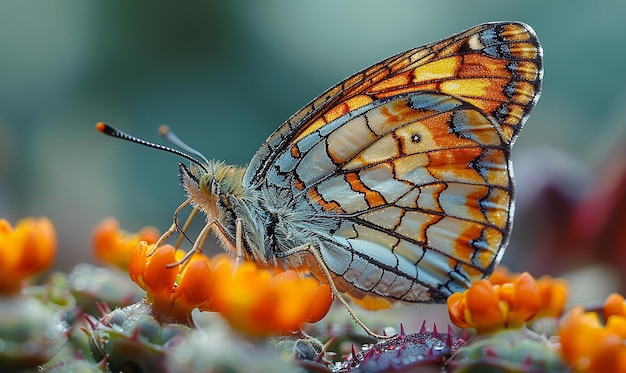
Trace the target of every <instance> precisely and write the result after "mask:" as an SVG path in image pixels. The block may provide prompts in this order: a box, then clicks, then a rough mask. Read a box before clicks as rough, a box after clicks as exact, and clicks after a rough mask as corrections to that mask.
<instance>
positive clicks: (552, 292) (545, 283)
mask: <svg viewBox="0 0 626 373" xmlns="http://www.w3.org/2000/svg"><path fill="white" fill-rule="evenodd" d="M519 275H520V274H519V273H511V272H510V271H509V270H508V269H507V268H506V267H505V266H498V267H497V268H496V270H495V271H494V272H493V273H492V274H491V276H489V282H491V283H492V284H493V285H502V284H506V283H509V282H514V281H515V280H516V279H517V278H518V277H519ZM535 282H536V284H537V289H538V290H539V299H540V302H541V305H540V308H539V311H538V312H537V314H536V315H535V316H534V317H533V319H538V318H541V317H559V316H560V315H561V314H562V313H563V310H564V309H565V303H567V296H568V286H567V282H565V280H562V279H559V278H552V277H550V276H542V277H540V278H539V279H538V280H536V281H535Z"/></svg>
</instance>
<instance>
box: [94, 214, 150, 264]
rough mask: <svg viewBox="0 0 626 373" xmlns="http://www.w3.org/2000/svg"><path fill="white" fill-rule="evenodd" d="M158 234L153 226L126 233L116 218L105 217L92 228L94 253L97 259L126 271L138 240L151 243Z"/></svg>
mask: <svg viewBox="0 0 626 373" xmlns="http://www.w3.org/2000/svg"><path fill="white" fill-rule="evenodd" d="M159 236H160V234H159V231H158V230H157V229H156V228H154V227H145V228H143V229H141V230H140V231H139V233H133V234H131V233H127V232H125V231H122V230H120V227H119V224H118V222H117V220H116V219H114V218H107V219H104V220H103V221H102V222H100V223H99V224H98V225H97V226H96V227H95V228H94V230H93V233H92V240H93V248H94V255H95V256H96V258H98V259H99V260H101V261H103V262H105V263H107V264H110V265H112V266H115V267H117V268H119V269H122V270H124V271H126V270H128V265H129V262H130V256H131V254H132V253H133V250H135V247H137V244H138V243H139V241H146V242H147V243H149V244H153V243H155V242H157V240H158V239H159Z"/></svg>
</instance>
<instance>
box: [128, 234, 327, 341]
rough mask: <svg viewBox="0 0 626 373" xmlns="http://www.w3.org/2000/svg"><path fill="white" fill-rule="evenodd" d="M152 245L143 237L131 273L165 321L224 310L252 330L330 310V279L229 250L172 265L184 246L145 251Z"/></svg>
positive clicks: (275, 329) (288, 324) (276, 327)
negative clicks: (236, 256) (263, 265)
mask: <svg viewBox="0 0 626 373" xmlns="http://www.w3.org/2000/svg"><path fill="white" fill-rule="evenodd" d="M151 249H152V246H149V245H147V244H145V243H140V244H139V245H138V246H137V248H136V250H135V252H134V253H133V257H132V259H131V262H130V268H129V271H130V276H131V278H132V280H133V281H135V282H136V283H137V284H138V285H139V286H141V287H142V288H143V289H144V290H146V292H147V293H148V296H147V298H146V301H147V302H148V303H149V304H151V305H152V308H153V316H154V317H155V318H156V319H157V320H159V321H161V322H180V323H187V324H190V323H191V321H190V315H191V311H192V310H193V309H194V308H199V309H200V310H202V311H214V312H219V313H221V314H222V316H223V317H224V318H225V319H226V320H227V321H228V322H229V323H230V324H231V325H232V326H233V327H234V328H236V329H238V330H240V331H242V332H245V333H248V334H252V335H260V336H261V335H262V336H266V335H275V334H277V333H281V332H282V333H284V332H290V331H292V330H296V329H298V328H299V327H300V324H302V323H303V322H316V321H319V320H320V319H321V318H322V317H324V316H325V315H326V313H327V312H328V310H329V308H330V305H331V303H332V295H331V291H330V287H329V285H328V284H320V283H319V282H318V281H317V280H315V279H313V278H301V277H300V276H299V275H298V274H297V273H296V272H294V271H284V272H277V273H275V272H273V271H271V270H268V269H259V268H257V266H256V265H255V264H254V263H252V262H243V263H241V264H239V265H238V266H236V265H235V261H234V260H233V259H232V258H231V257H229V256H227V255H224V254H222V255H218V256H216V257H215V258H213V259H211V260H209V259H208V258H207V257H205V256H203V255H200V254H193V255H192V256H191V257H190V258H189V259H188V260H187V261H185V262H184V263H183V264H182V265H180V266H175V267H170V268H167V265H168V264H172V263H174V262H176V261H177V260H180V258H182V255H184V252H183V251H182V250H176V249H174V247H172V246H170V245H165V246H162V247H160V248H158V249H157V250H156V251H155V252H154V253H153V254H152V255H151V256H149V257H146V255H147V253H149V252H150V250H151Z"/></svg>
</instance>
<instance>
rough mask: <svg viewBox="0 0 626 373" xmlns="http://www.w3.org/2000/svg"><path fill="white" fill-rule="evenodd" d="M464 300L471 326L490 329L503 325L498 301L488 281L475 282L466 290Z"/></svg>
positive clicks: (503, 318)
mask: <svg viewBox="0 0 626 373" xmlns="http://www.w3.org/2000/svg"><path fill="white" fill-rule="evenodd" d="M466 298H467V309H468V311H469V313H470V315H471V321H472V324H474V325H475V327H476V328H477V329H490V328H493V327H497V326H502V325H504V323H505V321H506V319H505V314H503V312H502V309H501V308H500V304H499V303H500V300H499V298H498V296H497V294H496V292H495V290H494V287H493V285H491V283H490V282H489V281H487V280H479V281H477V282H475V283H474V285H472V287H470V288H469V289H468V290H467V295H466ZM466 318H467V317H466Z"/></svg>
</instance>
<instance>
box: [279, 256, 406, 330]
mask: <svg viewBox="0 0 626 373" xmlns="http://www.w3.org/2000/svg"><path fill="white" fill-rule="evenodd" d="M302 252H307V253H309V254H311V255H312V256H313V258H315V261H316V262H317V264H318V265H319V267H320V268H321V270H322V272H323V273H324V277H326V280H327V281H328V285H329V286H330V290H331V291H332V293H333V296H335V298H337V300H339V302H341V304H342V305H343V306H344V308H345V309H346V311H348V314H350V317H352V320H354V322H355V323H356V324H357V325H358V326H360V327H361V329H363V331H365V333H367V334H368V335H371V336H372V337H374V338H376V339H388V338H393V337H394V336H393V335H381V334H378V333H374V332H373V331H372V330H371V329H370V328H368V327H367V325H365V323H364V322H363V321H361V319H359V317H358V316H357V315H356V313H355V312H354V310H352V307H350V304H349V303H348V301H347V300H346V299H345V298H344V297H343V295H342V294H341V292H340V291H339V289H337V286H335V282H334V281H333V277H332V275H331V274H330V270H329V269H328V267H327V266H326V263H325V262H324V259H323V258H322V254H320V252H319V250H318V249H317V248H316V247H315V246H314V245H312V244H307V245H302V246H298V247H294V248H292V249H289V250H286V251H284V252H282V253H281V256H283V257H285V256H290V255H295V254H298V253H302Z"/></svg>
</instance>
